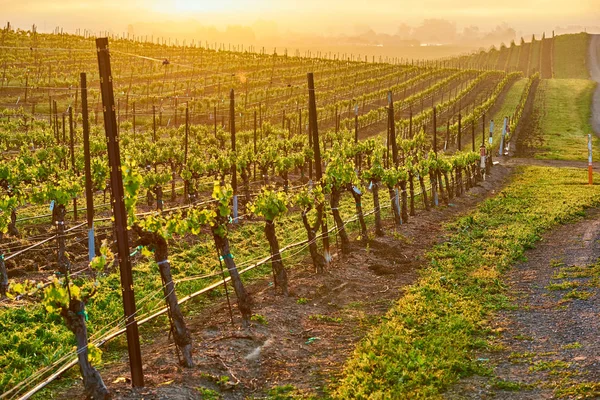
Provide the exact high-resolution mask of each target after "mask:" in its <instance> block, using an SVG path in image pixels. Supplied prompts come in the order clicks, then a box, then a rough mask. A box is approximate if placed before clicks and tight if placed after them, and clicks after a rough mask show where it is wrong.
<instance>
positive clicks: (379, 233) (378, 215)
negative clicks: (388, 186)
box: [373, 182, 383, 236]
mask: <svg viewBox="0 0 600 400" xmlns="http://www.w3.org/2000/svg"><path fill="white" fill-rule="evenodd" d="M373 207H374V208H375V236H383V229H382V227H381V206H380V205H379V182H373Z"/></svg>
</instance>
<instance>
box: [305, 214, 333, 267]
mask: <svg viewBox="0 0 600 400" xmlns="http://www.w3.org/2000/svg"><path fill="white" fill-rule="evenodd" d="M316 210H317V221H316V222H315V226H311V225H310V222H309V221H308V212H309V211H310V209H309V210H306V211H303V212H302V223H303V224H304V228H305V229H306V235H307V237H308V250H309V251H310V258H311V259H312V262H313V265H314V267H315V270H316V271H317V273H318V274H322V273H323V272H325V266H326V265H327V261H325V257H323V256H322V255H321V254H320V253H319V249H318V247H317V240H316V239H317V230H318V229H319V228H320V227H321V220H322V219H323V209H322V208H321V207H317V208H316Z"/></svg>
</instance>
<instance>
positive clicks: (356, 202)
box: [348, 185, 369, 240]
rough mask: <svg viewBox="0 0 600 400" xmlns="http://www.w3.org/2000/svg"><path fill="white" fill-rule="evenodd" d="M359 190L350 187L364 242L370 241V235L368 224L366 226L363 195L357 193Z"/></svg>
mask: <svg viewBox="0 0 600 400" xmlns="http://www.w3.org/2000/svg"><path fill="white" fill-rule="evenodd" d="M357 190H358V188H355V187H353V186H352V185H349V186H348V191H349V192H350V193H351V194H352V197H353V198H354V205H355V206H356V214H357V215H358V222H359V224H360V236H361V239H362V240H368V239H369V235H368V232H367V224H365V216H364V214H363V210H362V194H360V193H359V192H357Z"/></svg>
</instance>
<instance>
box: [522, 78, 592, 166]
mask: <svg viewBox="0 0 600 400" xmlns="http://www.w3.org/2000/svg"><path fill="white" fill-rule="evenodd" d="M595 87H596V83H594V82H592V81H589V80H581V79H548V80H542V81H541V82H540V85H539V86H538V91H537V95H536V99H535V107H536V108H538V109H541V113H540V120H539V123H538V125H537V126H536V128H535V133H534V135H535V136H536V137H538V136H539V137H541V138H542V139H543V144H542V145H541V146H539V147H538V150H539V152H538V153H537V154H536V156H535V157H536V158H539V159H553V160H581V161H584V160H587V156H588V151H587V140H588V134H593V131H592V127H591V125H590V118H591V112H592V111H591V106H590V104H591V103H592V95H593V93H594V89H595ZM530 134H531V133H530ZM592 138H593V152H594V155H595V158H596V159H597V158H598V156H599V155H600V142H599V140H598V138H597V137H596V135H592Z"/></svg>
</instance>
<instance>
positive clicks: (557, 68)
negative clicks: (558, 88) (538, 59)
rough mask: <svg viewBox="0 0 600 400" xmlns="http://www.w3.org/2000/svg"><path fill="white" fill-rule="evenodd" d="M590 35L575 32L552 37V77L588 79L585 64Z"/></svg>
mask: <svg viewBox="0 0 600 400" xmlns="http://www.w3.org/2000/svg"><path fill="white" fill-rule="evenodd" d="M589 42H590V35H588V34H587V33H577V34H572V35H560V36H556V37H555V38H554V78H559V79H588V78H589V77H590V73H589V71H588V66H587V55H588V47H589Z"/></svg>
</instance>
